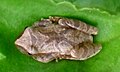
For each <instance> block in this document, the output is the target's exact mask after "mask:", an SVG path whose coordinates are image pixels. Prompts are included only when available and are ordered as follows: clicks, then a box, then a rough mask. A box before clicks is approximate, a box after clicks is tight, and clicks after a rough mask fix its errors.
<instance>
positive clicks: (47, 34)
mask: <svg viewBox="0 0 120 72" xmlns="http://www.w3.org/2000/svg"><path fill="white" fill-rule="evenodd" d="M55 23H57V24H55ZM77 24H78V25H77ZM97 31H98V30H97V28H96V27H93V26H90V25H87V24H85V23H83V22H81V21H78V20H73V19H67V18H60V17H50V18H49V19H43V20H41V21H39V22H36V23H35V24H34V25H33V26H31V27H28V28H26V29H25V31H24V33H23V35H22V36H21V37H20V38H19V39H17V40H16V41H15V44H16V45H17V47H18V48H19V50H20V51H21V52H23V53H25V54H28V55H31V56H32V57H33V58H34V59H36V60H38V61H40V62H44V63H47V62H50V61H52V60H54V59H56V60H57V59H70V60H85V59H88V58H90V57H92V56H94V55H96V54H97V53H98V52H99V51H100V50H101V45H100V44H94V43H93V37H92V35H96V34H97Z"/></svg>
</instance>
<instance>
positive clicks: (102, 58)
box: [0, 0, 120, 72]
mask: <svg viewBox="0 0 120 72" xmlns="http://www.w3.org/2000/svg"><path fill="white" fill-rule="evenodd" d="M0 3H1V4H0V58H1V59H2V60H0V72H119V69H120V56H119V55H120V1H119V0H107V1H105V0H10V1H9V0H0ZM50 15H57V16H64V17H69V18H75V19H79V20H81V21H84V22H86V23H88V24H90V25H93V26H96V27H98V28H99V33H98V35H97V36H95V37H94V38H95V39H94V41H95V43H101V44H102V46H103V49H102V50H101V52H100V53H99V54H97V55H96V56H95V57H92V58H90V59H88V60H85V61H70V60H59V62H55V61H52V62H50V63H47V64H44V63H41V62H38V61H36V60H34V59H32V58H31V57H29V56H26V55H24V54H22V53H21V52H20V51H19V50H18V49H17V48H16V47H15V45H14V41H15V40H16V39H17V37H18V36H19V35H20V34H21V33H22V32H23V31H24V28H25V27H26V26H30V25H32V24H33V23H34V22H35V21H38V20H40V19H41V18H47V17H48V16H50ZM2 57H3V58H4V57H6V58H4V59H3V58H2Z"/></svg>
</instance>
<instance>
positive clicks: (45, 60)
mask: <svg viewBox="0 0 120 72" xmlns="http://www.w3.org/2000/svg"><path fill="white" fill-rule="evenodd" d="M32 57H33V58H34V59H36V60H37V61H40V62H43V63H48V62H50V61H52V60H54V59H56V58H55V57H54V55H52V54H51V53H48V54H45V53H44V54H42V53H40V54H34V55H32Z"/></svg>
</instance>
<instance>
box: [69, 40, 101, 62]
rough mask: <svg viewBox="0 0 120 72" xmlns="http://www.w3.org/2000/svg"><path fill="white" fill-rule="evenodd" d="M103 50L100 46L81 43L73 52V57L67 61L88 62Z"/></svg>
mask: <svg viewBox="0 0 120 72" xmlns="http://www.w3.org/2000/svg"><path fill="white" fill-rule="evenodd" d="M101 49H102V47H101V45H100V44H93V43H89V42H85V43H81V44H79V45H77V46H75V47H74V48H73V49H72V50H71V56H72V57H70V58H69V57H68V58H67V59H71V60H86V59H88V58H90V57H92V56H95V55H96V54H97V53H99V52H100V50H101Z"/></svg>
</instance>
